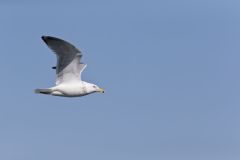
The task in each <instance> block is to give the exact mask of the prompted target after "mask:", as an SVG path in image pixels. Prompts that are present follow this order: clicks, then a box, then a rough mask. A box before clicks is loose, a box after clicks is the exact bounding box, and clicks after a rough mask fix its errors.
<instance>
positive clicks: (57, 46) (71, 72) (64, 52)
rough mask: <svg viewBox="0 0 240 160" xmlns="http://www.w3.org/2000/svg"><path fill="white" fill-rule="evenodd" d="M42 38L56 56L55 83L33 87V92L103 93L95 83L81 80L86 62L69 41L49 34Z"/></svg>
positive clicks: (72, 95)
mask: <svg viewBox="0 0 240 160" xmlns="http://www.w3.org/2000/svg"><path fill="white" fill-rule="evenodd" d="M41 38H42V40H43V41H44V42H45V43H46V44H47V46H48V47H49V48H50V49H51V50H52V51H53V52H54V53H55V54H56V56H57V66H56V67H55V66H54V67H52V68H53V69H56V74H57V79H56V85H55V86H54V87H51V88H47V89H35V93H39V94H47V95H53V96H62V97H81V96H85V95H88V94H91V93H96V92H100V93H104V90H103V89H101V88H100V87H98V86H97V85H96V84H92V83H88V82H85V81H82V79H81V73H82V71H83V70H84V69H85V68H86V66H87V65H86V64H84V63H81V62H80V60H81V58H82V53H81V51H80V50H79V49H77V48H76V47H75V46H74V45H72V44H71V43H69V42H67V41H65V40H62V39H59V38H56V37H51V36H42V37H41Z"/></svg>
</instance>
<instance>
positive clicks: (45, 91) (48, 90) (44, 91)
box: [35, 89, 52, 94]
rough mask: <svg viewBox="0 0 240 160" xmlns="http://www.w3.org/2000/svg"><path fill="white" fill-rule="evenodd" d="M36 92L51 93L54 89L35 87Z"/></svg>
mask: <svg viewBox="0 0 240 160" xmlns="http://www.w3.org/2000/svg"><path fill="white" fill-rule="evenodd" d="M35 93H38V94H39V93H40V94H51V93H52V90H51V89H35Z"/></svg>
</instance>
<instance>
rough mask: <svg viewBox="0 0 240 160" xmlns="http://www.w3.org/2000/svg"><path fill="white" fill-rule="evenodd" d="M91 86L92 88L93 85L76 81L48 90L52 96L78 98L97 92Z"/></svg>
mask: <svg viewBox="0 0 240 160" xmlns="http://www.w3.org/2000/svg"><path fill="white" fill-rule="evenodd" d="M92 86H94V84H91V83H87V82H84V81H76V82H72V83H61V84H59V85H56V86H54V87H52V88H50V89H51V90H52V92H51V95H54V96H64V97H79V96H85V95H88V94H90V93H94V92H97V91H96V90H95V89H93V88H92ZM99 92H100V90H99Z"/></svg>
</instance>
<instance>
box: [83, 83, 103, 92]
mask: <svg viewBox="0 0 240 160" xmlns="http://www.w3.org/2000/svg"><path fill="white" fill-rule="evenodd" d="M86 88H87V91H88V93H94V92H100V93H104V90H103V89H102V88H100V87H98V86H97V85H96V84H91V83H87V84H86Z"/></svg>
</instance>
